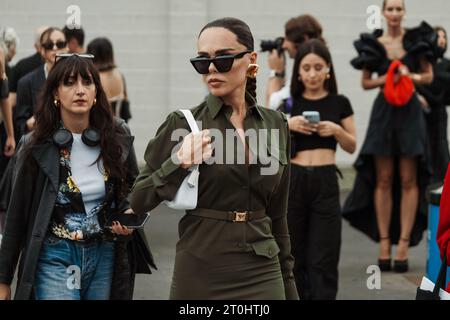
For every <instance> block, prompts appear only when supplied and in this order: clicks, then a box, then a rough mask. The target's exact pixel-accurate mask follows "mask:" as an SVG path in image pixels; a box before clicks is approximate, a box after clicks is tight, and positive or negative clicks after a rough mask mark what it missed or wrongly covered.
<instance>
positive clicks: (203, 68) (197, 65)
mask: <svg viewBox="0 0 450 320" xmlns="http://www.w3.org/2000/svg"><path fill="white" fill-rule="evenodd" d="M251 52H252V51H251V50H247V51H244V52H241V53H237V54H227V55H223V56H218V57H215V58H207V57H197V58H192V59H191V60H190V61H191V63H192V65H193V66H194V69H195V70H196V71H197V72H198V73H200V74H208V73H209V65H210V64H211V62H212V63H214V66H215V67H216V69H217V71H219V72H228V71H230V70H231V67H232V66H233V62H234V59H240V58H242V57H243V56H244V55H246V54H247V53H251Z"/></svg>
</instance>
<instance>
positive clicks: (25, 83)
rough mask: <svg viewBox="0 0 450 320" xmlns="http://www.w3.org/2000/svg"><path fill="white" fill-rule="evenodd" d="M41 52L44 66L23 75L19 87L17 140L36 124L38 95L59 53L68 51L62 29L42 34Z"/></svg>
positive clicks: (51, 29)
mask: <svg viewBox="0 0 450 320" xmlns="http://www.w3.org/2000/svg"><path fill="white" fill-rule="evenodd" d="M40 42H41V47H42V49H41V54H42V57H43V58H44V60H45V64H44V65H43V66H42V67H39V68H37V69H35V70H34V71H32V72H30V73H28V74H27V75H26V76H24V77H22V78H21V79H20V81H19V84H18V88H17V104H16V110H15V113H14V124H15V130H16V141H19V139H20V137H22V135H24V134H25V133H27V132H29V131H30V130H31V129H32V128H33V126H34V122H35V120H34V116H33V114H34V112H35V110H36V106H37V102H38V97H39V94H40V91H41V89H42V87H43V86H44V83H45V79H46V78H47V75H48V73H49V72H50V70H51V69H52V68H53V65H54V64H55V57H56V54H58V53H64V52H67V41H66V38H65V36H64V33H63V32H62V30H61V29H59V28H56V27H50V28H48V29H47V30H45V31H44V32H43V33H42V35H41V39H40Z"/></svg>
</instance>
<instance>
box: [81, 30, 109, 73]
mask: <svg viewBox="0 0 450 320" xmlns="http://www.w3.org/2000/svg"><path fill="white" fill-rule="evenodd" d="M86 52H87V53H90V54H93V55H94V65H95V66H96V67H97V69H98V70H99V71H109V70H111V69H114V68H115V67H116V64H115V62H114V50H113V45H112V43H111V41H109V40H108V39H107V38H95V39H93V40H92V41H91V42H89V43H88V45H87V48H86Z"/></svg>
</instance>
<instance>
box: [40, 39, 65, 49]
mask: <svg viewBox="0 0 450 320" xmlns="http://www.w3.org/2000/svg"><path fill="white" fill-rule="evenodd" d="M41 46H42V48H44V49H45V50H52V49H53V47H54V46H56V48H58V49H64V48H65V47H66V46H67V41H61V40H60V41H56V42H52V41H47V42H44V43H42V44H41Z"/></svg>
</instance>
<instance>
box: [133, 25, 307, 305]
mask: <svg viewBox="0 0 450 320" xmlns="http://www.w3.org/2000/svg"><path fill="white" fill-rule="evenodd" d="M197 46H198V56H197V57H196V58H193V59H191V63H192V64H193V66H194V68H195V69H196V70H197V72H199V73H201V74H202V77H203V81H204V82H205V84H206V85H207V86H208V89H209V93H210V94H209V96H208V97H207V99H206V100H205V101H204V102H203V103H202V104H200V105H199V106H197V107H195V108H193V109H191V112H192V114H193V115H194V118H195V119H196V121H197V122H199V123H200V124H201V127H202V128H203V130H202V131H201V132H200V133H197V134H193V133H189V131H188V130H189V126H188V123H187V121H186V119H185V118H184V116H183V114H182V113H181V112H179V111H177V112H173V113H171V114H170V115H169V116H168V118H167V120H166V121H165V122H164V123H163V124H162V126H161V127H160V128H159V129H158V131H157V133H156V136H155V137H154V138H153V139H152V140H151V141H150V142H149V144H148V147H147V150H146V152H145V156H144V157H145V162H146V165H145V166H144V168H143V169H142V171H141V172H140V175H139V176H138V178H137V179H136V182H135V185H134V188H133V191H132V199H131V206H132V208H133V210H134V211H135V212H137V213H143V212H146V211H149V210H152V209H153V208H155V207H156V206H157V205H158V204H159V203H161V202H163V201H171V200H173V198H174V196H175V194H176V192H177V190H178V188H179V187H180V185H181V183H182V182H183V180H184V178H185V177H186V176H187V175H188V174H189V171H188V168H190V167H192V166H193V165H195V164H200V166H199V170H200V178H199V183H198V201H197V207H196V209H194V210H187V211H186V215H185V216H183V218H182V219H181V221H180V223H179V235H180V240H179V241H178V243H177V247H176V257H175V267H174V273H173V278H172V285H171V291H170V298H171V299H255V300H256V299H298V295H297V291H296V288H295V282H294V278H293V274H292V268H293V257H292V256H291V253H290V242H289V233H288V228H287V223H286V211H287V199H288V189H289V163H288V159H289V155H290V145H289V129H288V126H287V119H286V118H285V116H284V115H283V114H282V113H279V112H276V111H272V110H269V109H266V108H262V107H260V106H257V105H256V93H255V90H256V79H255V76H256V72H257V65H256V64H255V63H256V58H257V53H256V52H255V51H254V44H253V36H252V34H251V31H250V28H249V27H248V26H247V24H245V23H244V22H243V21H241V20H238V19H235V18H223V19H219V20H215V21H213V22H211V23H208V24H207V25H206V26H205V27H204V28H203V29H202V30H201V32H200V35H199V37H198V41H197ZM177 129H185V135H184V138H183V140H182V143H179V141H178V140H177V141H172V140H173V139H172V133H173V132H174V131H175V130H177ZM230 132H231V133H233V135H234V138H233V141H231V143H222V144H221V143H220V142H223V141H222V140H225V137H226V136H227V134H229V133H230ZM249 132H256V133H257V136H258V137H257V139H256V140H255V139H251V137H249V135H250V134H248V133H249ZM188 133H189V134H188ZM213 133H214V135H213ZM261 133H262V134H261ZM274 133H276V134H274ZM219 136H222V137H223V139H218V137H219ZM212 137H214V138H215V139H214V141H212ZM269 137H270V139H269ZM274 137H276V138H274ZM227 141H228V140H227ZM228 142H229V141H228ZM177 146H178V148H177ZM180 146H181V147H180ZM257 146H258V147H259V150H257V149H258V148H256V147H257ZM177 149H178V150H177ZM212 150H214V154H212ZM196 152H198V154H200V156H199V157H195V156H194V155H195V154H196ZM264 155H267V157H264ZM242 157H243V159H244V160H245V161H238V159H242ZM197 158H199V159H197ZM193 159H194V160H193ZM196 159H197V160H196ZM213 159H214V161H212V160H213ZM224 159H226V160H227V161H226V164H223V161H222V160H224ZM230 160H232V161H230ZM268 160H270V161H268ZM230 162H231V163H230Z"/></svg>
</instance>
